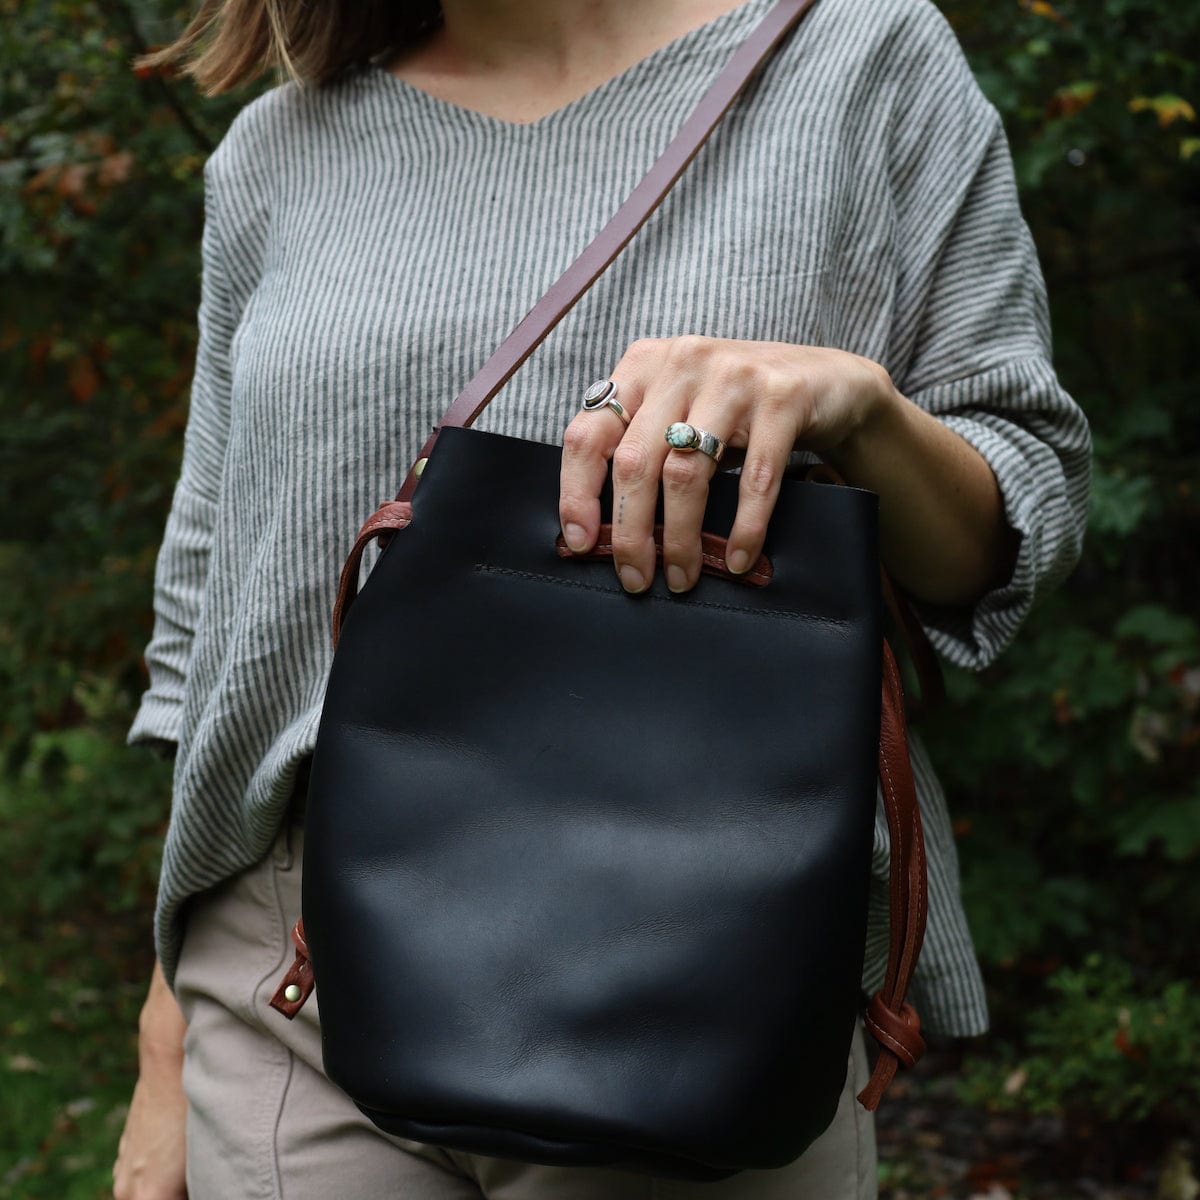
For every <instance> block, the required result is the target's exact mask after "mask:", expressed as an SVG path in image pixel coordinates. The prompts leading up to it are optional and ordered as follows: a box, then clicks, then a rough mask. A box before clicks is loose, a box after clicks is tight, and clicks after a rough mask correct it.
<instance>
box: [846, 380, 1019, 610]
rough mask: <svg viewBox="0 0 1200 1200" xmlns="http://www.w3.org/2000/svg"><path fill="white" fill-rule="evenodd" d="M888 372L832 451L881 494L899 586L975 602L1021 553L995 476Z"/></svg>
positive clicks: (886, 551)
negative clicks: (898, 386) (897, 385)
mask: <svg viewBox="0 0 1200 1200" xmlns="http://www.w3.org/2000/svg"><path fill="white" fill-rule="evenodd" d="M880 375H881V377H882V378H881V380H880V383H879V387H878V392H877V395H875V396H874V397H872V399H871V400H870V401H869V403H867V404H866V405H864V407H863V413H864V415H863V419H862V420H861V422H859V423H858V425H857V426H856V428H855V430H854V432H853V433H851V434H850V435H849V436H848V437H847V438H845V439H844V440H843V441H842V442H840V443H839V444H838V445H836V446H834V447H830V448H829V449H827V450H826V451H824V452H823V453H824V456H825V457H826V458H827V459H828V460H829V461H830V463H831V464H832V465H833V466H834V467H836V468H837V470H838V471H840V472H841V474H842V475H843V476H844V477H845V478H846V480H847V482H849V483H852V484H854V485H856V486H858V487H863V488H868V489H870V490H871V491H873V492H875V493H877V494H878V496H879V522H880V529H879V535H880V552H881V555H882V558H883V561H884V563H885V564H886V566H887V567H888V569H889V571H891V573H892V575H893V577H894V578H895V579H896V581H897V582H898V583H899V584H900V586H901V587H902V588H904V590H905V591H906V592H908V593H909V594H910V595H912V596H915V597H917V598H918V599H921V600H926V601H929V602H930V603H933V604H940V605H946V606H966V605H970V604H972V603H974V602H975V601H976V600H978V599H979V598H980V596H982V595H983V594H984V593H985V592H986V591H988V590H989V589H990V588H992V587H995V586H998V585H999V584H1001V583H1003V582H1004V580H1005V579H1007V578H1008V577H1009V575H1010V574H1011V573H1012V569H1013V564H1014V562H1015V560H1016V554H1017V545H1018V537H1017V534H1016V533H1015V532H1014V531H1013V530H1012V529H1011V528H1010V527H1009V526H1008V523H1007V522H1006V520H1005V516H1004V503H1003V500H1002V498H1001V495H1000V489H999V487H998V485H997V483H996V477H995V476H994V475H993V474H992V470H991V468H990V467H989V466H988V464H987V463H986V462H985V461H984V459H983V457H982V456H981V455H980V454H979V452H978V451H977V450H976V449H975V448H974V447H973V446H972V445H970V443H968V442H966V441H964V440H963V439H962V438H960V437H959V436H958V434H956V433H955V432H954V431H953V430H951V429H948V428H947V427H946V426H945V425H943V424H942V423H941V422H940V421H939V420H937V418H936V417H932V416H930V415H929V413H927V412H925V411H924V409H922V408H919V407H918V406H917V405H915V404H913V403H911V402H910V401H908V400H906V399H905V398H904V397H903V396H901V395H900V393H899V392H898V391H897V390H896V389H895V387H894V386H892V383H891V381H890V379H888V378H887V377H886V375H885V374H884V373H883V372H880Z"/></svg>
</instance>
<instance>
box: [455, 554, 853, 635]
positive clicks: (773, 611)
mask: <svg viewBox="0 0 1200 1200" xmlns="http://www.w3.org/2000/svg"><path fill="white" fill-rule="evenodd" d="M475 570H476V571H479V572H480V573H481V574H484V575H508V576H511V577H512V578H514V579H530V580H533V581H534V582H536V583H553V584H555V585H556V586H558V587H568V588H578V589H579V590H580V591H584V592H603V593H604V594H605V595H607V596H616V595H620V594H622V593H619V592H615V591H614V590H613V589H612V588H608V587H600V586H598V585H597V584H594V583H584V582H583V581H582V580H578V579H563V578H562V576H560V575H539V574H538V573H537V572H535V571H517V570H514V569H513V568H511V567H494V566H492V565H491V564H490V563H476V564H475ZM638 599H639V600H651V601H653V602H654V603H656V604H678V603H679V601H678V600H677V599H675V598H673V597H671V596H656V595H654V594H653V593H651V594H650V595H645V594H643V595H641V596H639V597H638ZM686 604H687V606H688V607H689V608H709V609H714V610H716V611H717V612H731V613H745V614H746V615H747V616H753V617H778V618H780V619H781V620H785V621H802V622H804V623H805V624H810V625H823V626H825V627H826V628H828V629H841V630H844V629H848V628H849V622H848V621H839V620H838V619H837V618H836V617H820V616H817V615H816V614H815V613H797V612H787V611H786V610H784V609H779V608H742V607H741V606H740V605H737V604H715V603H713V602H712V601H711V600H688V601H686Z"/></svg>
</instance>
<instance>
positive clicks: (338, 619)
mask: <svg viewBox="0 0 1200 1200" xmlns="http://www.w3.org/2000/svg"><path fill="white" fill-rule="evenodd" d="M412 515H413V512H412V505H411V504H409V503H408V502H407V501H404V500H389V501H388V502H387V503H386V504H381V505H380V506H379V508H377V509H376V510H375V512H373V513H372V514H371V515H370V516H369V517H368V518H367V520H366V521H365V523H364V524H363V527H362V528H361V529H360V530H359V531H358V536H357V537H356V538H355V539H354V545H353V547H351V550H350V555H349V557H348V558H347V559H346V561H345V563H344V564H343V565H342V576H341V578H340V579H339V580H338V592H337V599H336V600H335V601H334V602H333V645H334V649H337V644H338V639H339V638H340V637H341V636H342V626H343V625H344V624H345V623H346V614H347V613H348V612H349V611H350V606H351V605H352V604H353V603H354V601H355V598H356V597H357V596H358V572H359V568H360V567H361V566H362V558H363V553H364V552H365V551H366V548H367V547H368V546H369V545H370V544H371V543H372V542H373V541H375V539H376V538H378V539H379V540H380V541H381V542H382V543H383V544H384V545H385V546H386V545H387V543H388V540H389V539H390V538H391V536H392V534H393V533H396V532H397V531H398V530H400V529H407V528H408V525H409V522H410V521H411V520H412Z"/></svg>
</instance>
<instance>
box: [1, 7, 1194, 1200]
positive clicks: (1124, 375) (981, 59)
mask: <svg viewBox="0 0 1200 1200" xmlns="http://www.w3.org/2000/svg"><path fill="white" fill-rule="evenodd" d="M942 8H943V10H944V11H945V12H946V14H947V16H948V17H949V18H950V20H951V21H952V22H953V24H954V25H955V27H956V29H957V30H958V32H959V34H960V36H961V38H962V40H963V42H964V44H965V46H966V48H967V51H968V54H969V55H970V57H971V60H972V63H973V64H974V66H975V68H976V70H977V73H978V76H979V79H980V82H981V83H982V85H983V87H984V89H985V90H986V92H987V93H988V95H989V96H990V97H991V98H992V100H993V101H994V102H995V103H996V105H997V106H998V107H999V109H1000V110H1001V112H1002V113H1003V115H1004V119H1005V122H1006V125H1007V128H1008V132H1009V136H1010V139H1011V141H1012V145H1013V151H1014V156H1015V161H1016V166H1017V174H1018V178H1019V182H1020V186H1021V189H1022V194H1023V203H1024V207H1025V212H1026V215H1027V218H1028V220H1029V222H1030V224H1031V226H1032V227H1033V230H1034V235H1035V237H1036V239H1037V243H1038V246H1039V248H1040V251H1041V255H1042V262H1043V266H1044V269H1045V272H1046V275H1047V279H1048V282H1049V287H1050V294H1051V298H1052V303H1053V310H1054V320H1055V334H1056V355H1057V362H1058V366H1059V368H1060V372H1061V375H1062V378H1063V380H1064V382H1065V383H1066V385H1067V386H1068V388H1069V389H1070V390H1071V391H1072V392H1073V394H1074V395H1075V396H1076V397H1077V398H1078V399H1079V400H1080V402H1081V403H1082V404H1083V405H1084V407H1085V408H1086V410H1087V411H1088V413H1089V414H1090V416H1091V419H1092V422H1093V426H1094V431H1095V438H1096V475H1095V495H1094V500H1093V505H1092V519H1091V529H1090V535H1089V540H1088V546H1087V551H1086V557H1085V560H1084V562H1083V564H1082V566H1081V567H1080V569H1079V570H1078V572H1077V573H1076V575H1075V577H1074V578H1073V580H1072V581H1071V582H1070V584H1069V585H1068V586H1067V587H1066V589H1065V590H1064V591H1063V592H1061V593H1060V594H1059V595H1057V596H1056V597H1054V598H1053V599H1052V600H1050V601H1049V602H1048V603H1046V604H1045V605H1044V606H1043V607H1042V608H1041V609H1040V610H1039V611H1038V612H1037V614H1036V615H1035V617H1034V618H1033V619H1032V620H1031V622H1030V625H1029V627H1028V628H1027V629H1026V631H1025V634H1024V636H1023V637H1022V638H1021V640H1020V641H1019V643H1018V645H1017V646H1016V647H1015V648H1014V649H1013V650H1012V651H1011V652H1010V653H1009V654H1007V655H1006V656H1005V658H1004V659H1003V661H1002V662H1001V663H1000V664H999V665H998V666H996V667H995V668H994V669H992V670H990V671H988V672H987V673H986V674H985V675H983V676H980V677H969V676H965V675H959V676H955V677H954V678H953V679H952V680H951V692H952V696H953V697H954V700H955V703H953V704H952V705H951V706H949V708H948V709H947V711H945V712H944V713H942V714H940V715H939V716H938V717H937V718H935V720H934V721H933V722H932V723H931V724H930V726H929V728H928V730H927V735H928V737H929V738H930V741H931V742H932V743H933V749H934V751H935V754H936V757H937V760H938V761H940V762H941V763H942V764H944V769H945V773H946V774H945V778H946V783H947V787H948V789H949V791H950V793H951V796H952V802H953V808H954V811H955V813H956V816H957V833H958V835H959V846H960V852H961V855H962V861H963V871H964V886H965V890H966V895H967V900H968V904H969V910H970V915H971V920H972V925H973V928H974V931H975V934H976V937H977V939H978V944H979V949H980V952H981V954H982V957H983V959H984V963H985V967H986V973H987V978H988V982H989V987H990V991H991V1000H992V1005H993V1009H994V1024H995V1028H994V1031H993V1033H992V1034H991V1035H989V1037H988V1038H987V1039H983V1040H981V1041H979V1042H977V1043H974V1044H971V1045H969V1046H967V1047H966V1048H965V1049H957V1050H953V1051H951V1050H945V1051H944V1052H943V1057H942V1059H941V1065H942V1067H943V1068H944V1070H943V1077H942V1078H941V1079H940V1082H939V1083H938V1084H937V1086H936V1087H935V1088H934V1090H933V1091H932V1092H931V1093H930V1095H931V1096H934V1098H935V1099H936V1097H937V1096H941V1100H940V1101H939V1103H941V1105H942V1108H941V1110H939V1111H941V1112H942V1113H943V1114H946V1117H945V1122H944V1123H945V1127H946V1129H947V1130H951V1131H952V1136H953V1137H955V1138H957V1139H959V1140H960V1141H964V1142H966V1143H968V1144H966V1145H961V1146H958V1147H950V1148H949V1149H950V1150H951V1151H953V1152H952V1153H949V1155H948V1157H949V1160H950V1161H952V1162H961V1164H963V1165H962V1169H961V1170H960V1171H958V1173H957V1175H956V1174H955V1173H954V1172H955V1169H954V1168H945V1172H947V1173H944V1174H943V1175H942V1176H940V1177H938V1176H936V1171H935V1169H934V1168H933V1167H932V1166H930V1165H929V1163H928V1162H926V1163H925V1164H924V1165H922V1163H921V1162H917V1161H915V1160H914V1161H909V1159H908V1158H906V1157H905V1150H904V1139H903V1138H900V1139H898V1142H897V1145H898V1149H897V1151H896V1154H895V1155H894V1156H891V1157H889V1160H888V1161H887V1162H886V1163H885V1165H884V1166H883V1167H881V1178H882V1180H883V1182H884V1185H885V1194H889V1195H893V1196H897V1197H899V1196H903V1195H914V1196H916V1195H943V1196H957V1195H963V1196H968V1195H973V1194H982V1195H987V1196H1003V1195H1028V1196H1047V1197H1049V1196H1067V1195H1070V1196H1075V1195H1080V1196H1083V1195H1088V1196H1096V1195H1113V1196H1124V1195H1130V1196H1142V1195H1146V1196H1150V1195H1155V1194H1157V1195H1158V1196H1160V1197H1162V1200H1175V1198H1176V1197H1179V1198H1180V1200H1191V1198H1192V1197H1194V1196H1195V1195H1196V1194H1197V1193H1196V1191H1195V1190H1194V1179H1192V1174H1193V1169H1192V1167H1191V1165H1190V1164H1191V1162H1192V1161H1194V1158H1195V1151H1196V1149H1200V1146H1197V1145H1196V1143H1195V1141H1193V1142H1192V1143H1191V1144H1189V1142H1188V1141H1187V1139H1188V1138H1189V1137H1190V1138H1192V1139H1196V1137H1197V1125H1196V1119H1197V1118H1196V1114H1197V1108H1198V1105H1200V993H1198V991H1197V989H1196V983H1197V979H1198V977H1200V949H1198V947H1200V938H1198V936H1197V930H1198V929H1200V886H1198V885H1197V866H1198V865H1200V769H1198V768H1200V712H1198V710H1200V628H1198V625H1197V615H1198V605H1197V582H1198V579H1200V570H1198V567H1200V538H1198V537H1197V531H1198V522H1197V509H1198V507H1200V496H1198V494H1197V488H1198V487H1200V471H1198V469H1197V468H1198V458H1200V437H1198V436H1197V433H1198V426H1200V404H1197V400H1198V398H1200V397H1198V396H1197V383H1198V382H1200V372H1198V371H1197V368H1196V365H1195V356H1196V348H1197V340H1198V335H1200V123H1198V122H1197V119H1196V113H1195V111H1194V109H1193V103H1200V5H1195V4H1192V5H1180V4H1174V3H1168V2H1167V0H1058V2H1057V3H1055V4H1054V5H1051V4H1050V3H1047V2H1045V0H1020V2H1019V3H1018V0H991V2H988V3H984V2H977V0H942ZM183 15H184V12H183V9H182V8H181V6H180V5H179V4H178V3H176V0H0V62H2V63H3V71H2V72H0V271H2V275H3V308H2V310H0V389H2V392H0V430H2V434H0V455H2V466H3V470H2V473H0V564H2V568H3V588H2V589H0V913H2V914H3V920H2V921H0V1197H9V1196H12V1197H17V1196H20V1197H26V1196H28V1197H35V1196H37V1197H41V1196H46V1197H51V1196H53V1197H60V1198H61V1197H81V1198H82V1197H88V1198H93V1197H98V1196H102V1195H104V1194H105V1188H106V1184H107V1177H108V1169H109V1166H110V1164H111V1160H112V1155H113V1147H114V1146H115V1139H116V1136H117V1134H118V1132H119V1130H120V1125H121V1121H122V1119H123V1115H124V1114H123V1108H122V1105H123V1103H124V1101H125V1100H126V1098H127V1095H128V1090H129V1088H130V1086H131V1070H132V1066H133V1062H134V1041H133V1035H134V1027H135V1022H136V1013H137V1009H138V1007H139V1004H140V999H141V994H142V991H143V988H144V985H145V980H146V978H147V973H148V969H149V966H150V962H151V950H150V945H149V935H148V925H149V915H150V911H151V907H152V900H153V889H154V879H155V872H156V869H157V860H158V848H159V845H160V840H161V834H162V830H163V826H164V822H165V819H166V815H167V808H168V803H169V800H168V797H169V785H170V768H169V765H168V764H165V763H163V762H160V761H158V760H156V759H155V758H153V757H152V756H151V755H150V754H148V753H145V752H139V751H129V750H126V749H125V748H124V746H123V737H124V732H125V729H126V727H127V726H128V723H129V721H130V718H131V716H132V713H133V710H134V706H135V703H136V700H137V697H138V694H139V692H140V690H141V688H142V687H143V685H144V682H145V679H144V673H143V667H142V664H141V660H140V655H141V651H142V648H143V646H144V644H145V642H146V640H147V637H148V634H149V630H150V620H151V617H150V600H151V587H152V572H153V564H154V557H155V552H156V549H157V543H158V539H159V537H160V534H161V530H162V526H163V522H164V519H165V515H166V508H167V504H168V501H169V498H170V493H171V488H172V485H173V483H174V479H175V475H176V471H177V468H178V458H179V451H180V444H181V433H182V430H183V425H184V421H185V417H186V413H187V397H188V385H189V379H190V371H191V359H192V351H193V345H194V339H195V325H194V323H195V309H196V304H197V299H198V269H199V262H198V248H199V241H200V223H201V205H202V196H201V167H202V164H203V162H204V159H205V157H206V156H207V154H208V153H209V151H210V150H211V149H212V147H213V146H214V145H215V144H216V142H217V141H218V140H219V138H220V136H221V134H222V132H223V130H224V128H225V127H226V125H227V124H228V122H229V121H230V120H231V118H232V117H233V115H234V113H235V112H236V110H237V109H238V108H239V107H240V106H241V104H242V103H244V102H245V101H246V99H248V98H249V97H248V96H247V95H245V94H243V95H240V96H236V97H234V98H232V99H230V98H222V99H220V100H216V101H213V100H204V99H202V98H201V97H199V96H198V95H197V94H196V93H195V91H194V90H193V88H192V87H191V86H190V85H189V84H188V83H187V82H186V81H181V80H179V79H175V78H171V77H170V76H169V75H164V74H160V73H154V72H147V71H143V70H135V69H133V68H132V66H131V65H130V64H131V59H132V57H133V56H134V55H136V54H137V53H138V52H139V51H141V50H143V49H144V48H145V47H146V46H148V45H153V44H158V43H161V42H163V41H165V40H167V39H168V38H169V37H170V36H171V35H172V33H173V32H174V31H175V30H177V29H178V28H179V27H180V22H181V20H182V18H183ZM939 750H940V751H941V753H937V752H938V751H939ZM948 1081H949V1082H948ZM912 1086H917V1088H918V1091H919V1086H920V1085H912ZM948 1089H949V1090H948ZM1006 1112H1007V1113H1011V1114H1012V1115H1011V1116H1009V1117H1006V1116H1004V1114H1005V1113H1006ZM949 1114H952V1119H951V1116H950V1115H949ZM997 1120H1006V1121H1008V1122H1009V1124H1008V1128H1009V1130H1010V1131H1013V1130H1015V1131H1016V1134H1015V1136H1014V1137H1013V1138H1012V1139H1011V1140H1012V1142H1013V1146H1015V1147H1016V1148H1015V1149H1012V1148H1011V1147H1010V1150H1009V1151H1008V1152H1006V1153H1007V1158H1004V1162H1005V1163H1007V1166H1004V1165H1002V1166H1001V1167H998V1168H997V1169H996V1172H993V1173H992V1174H991V1175H989V1174H988V1173H987V1170H984V1171H983V1173H982V1174H981V1173H980V1169H979V1164H978V1161H977V1160H978V1159H979V1157H980V1155H983V1154H985V1150H986V1147H987V1146H988V1145H990V1143H989V1142H988V1141H987V1139H988V1137H989V1133H988V1131H989V1129H990V1128H992V1127H993V1126H994V1125H995V1122H996V1121H997ZM1047 1120H1050V1121H1051V1122H1052V1124H1051V1126H1049V1128H1051V1129H1052V1130H1053V1131H1057V1132H1055V1133H1053V1135H1052V1140H1053V1138H1058V1139H1059V1141H1060V1142H1061V1146H1062V1154H1060V1155H1059V1156H1058V1158H1057V1159H1055V1158H1054V1157H1053V1156H1052V1157H1051V1159H1050V1160H1047V1161H1045V1162H1042V1163H1041V1165H1040V1166H1039V1165H1038V1163H1035V1162H1034V1161H1033V1157H1032V1156H1031V1154H1030V1153H1029V1152H1028V1147H1029V1146H1030V1145H1032V1143H1033V1142H1034V1141H1036V1140H1037V1138H1039V1137H1040V1138H1041V1139H1042V1140H1043V1141H1044V1140H1045V1136H1046V1135H1045V1130H1046V1128H1048V1127H1047V1126H1046V1124H1045V1122H1046V1121H1047ZM1038 1122H1041V1124H1038ZM935 1123H936V1120H935ZM954 1131H957V1132H954ZM1022 1131H1024V1134H1025V1136H1023V1134H1022ZM1030 1131H1041V1132H1040V1133H1038V1134H1037V1137H1034V1135H1033V1133H1032V1132H1030ZM924 1136H925V1137H926V1139H927V1141H928V1138H929V1137H930V1136H934V1135H930V1134H929V1133H928V1131H927V1132H926V1133H925V1135H924ZM936 1136H937V1137H938V1138H939V1139H942V1140H943V1141H944V1138H943V1135H942V1134H937V1135H936ZM946 1136H951V1135H950V1134H947V1135H946ZM1181 1139H1182V1140H1181ZM894 1140H895V1139H894ZM1022 1146H1024V1147H1025V1149H1022ZM1071 1146H1074V1147H1076V1148H1079V1149H1082V1150H1083V1151H1084V1153H1082V1154H1080V1155H1078V1158H1079V1160H1080V1162H1083V1161H1084V1160H1085V1159H1086V1164H1087V1165H1086V1166H1085V1167H1080V1168H1079V1169H1078V1170H1076V1168H1075V1167H1073V1166H1072V1165H1071V1163H1070V1162H1068V1160H1069V1159H1070V1158H1071V1154H1070V1153H1069V1147H1071ZM943 1149H945V1147H944V1146H943ZM943 1157H945V1156H943ZM1002 1157H1003V1156H1002ZM1039 1161H1041V1160H1039ZM1073 1171H1074V1172H1075V1174H1076V1175H1080V1173H1082V1174H1084V1175H1087V1174H1088V1173H1089V1172H1090V1175H1088V1178H1087V1179H1083V1178H1082V1176H1081V1177H1080V1178H1075V1176H1073V1175H1072V1172H1073ZM923 1172H924V1174H923ZM931 1172H932V1173H931ZM997 1172H998V1173H997ZM1005 1172H1007V1174H1006V1173H1005ZM1039 1172H1041V1173H1040V1174H1039ZM1089 1188H1090V1189H1091V1190H1088V1189H1089ZM1097 1188H1099V1189H1100V1190H1097ZM988 1189H991V1190H988ZM997 1189H999V1191H997ZM1104 1189H1108V1190H1104Z"/></svg>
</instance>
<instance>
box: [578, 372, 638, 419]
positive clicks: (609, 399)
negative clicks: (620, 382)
mask: <svg viewBox="0 0 1200 1200" xmlns="http://www.w3.org/2000/svg"><path fill="white" fill-rule="evenodd" d="M602 408H611V409H612V411H613V412H615V413H616V414H617V416H618V417H620V418H621V423H622V424H623V425H628V424H629V414H628V413H627V412H626V411H625V406H624V405H623V404H618V403H617V385H616V384H615V383H614V382H613V381H612V380H611V379H598V380H596V382H595V383H593V384H592V386H591V387H590V388H588V390H587V391H586V392H584V393H583V411H584V412H599V411H600V410H601V409H602Z"/></svg>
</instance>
